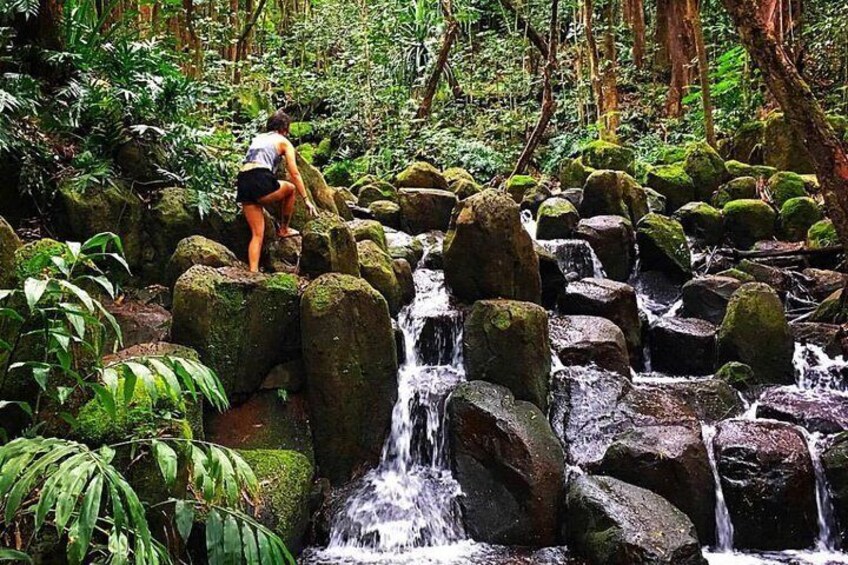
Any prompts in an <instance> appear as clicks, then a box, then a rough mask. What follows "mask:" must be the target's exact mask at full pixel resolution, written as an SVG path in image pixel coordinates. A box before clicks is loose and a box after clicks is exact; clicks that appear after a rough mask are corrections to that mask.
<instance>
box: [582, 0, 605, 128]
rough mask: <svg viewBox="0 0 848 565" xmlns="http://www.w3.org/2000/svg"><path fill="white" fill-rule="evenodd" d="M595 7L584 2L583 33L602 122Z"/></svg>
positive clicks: (588, 2)
mask: <svg viewBox="0 0 848 565" xmlns="http://www.w3.org/2000/svg"><path fill="white" fill-rule="evenodd" d="M593 20H594V6H593V5H592V0H583V31H584V33H585V34H586V51H587V59H588V60H589V82H590V84H591V85H592V97H593V98H594V99H595V112H596V120H597V121H598V122H600V121H601V116H603V115H604V108H603V106H604V100H603V91H602V88H601V74H600V70H599V68H598V67H599V66H600V64H599V62H598V61H599V59H600V56H599V55H598V43H597V42H596V41H595V32H594V30H593V27H592V25H593Z"/></svg>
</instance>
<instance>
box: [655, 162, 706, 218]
mask: <svg viewBox="0 0 848 565" xmlns="http://www.w3.org/2000/svg"><path fill="white" fill-rule="evenodd" d="M647 184H648V186H649V187H651V188H653V189H654V190H656V191H657V192H659V193H660V194H662V195H663V196H665V198H666V210H667V211H668V212H669V213H672V212H674V211H675V210H677V209H678V208H680V207H681V206H683V205H685V204H687V203H689V202H691V201H692V200H693V199H694V198H695V185H694V184H693V182H692V177H690V176H689V175H688V174H687V173H686V171H685V170H684V169H683V165H681V164H679V163H678V164H674V165H664V166H661V167H655V168H653V169H651V170H650V171H648V176H647Z"/></svg>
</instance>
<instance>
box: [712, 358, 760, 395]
mask: <svg viewBox="0 0 848 565" xmlns="http://www.w3.org/2000/svg"><path fill="white" fill-rule="evenodd" d="M715 378H717V379H719V380H721V381H723V382H725V383H727V384H728V385H730V386H732V387H734V388H736V389H738V390H743V391H745V390H748V389H749V388H751V387H752V386H754V385H755V384H757V382H756V375H755V374H754V370H753V369H752V368H751V367H749V366H748V365H746V364H745V363H739V362H737V361H729V362H727V363H725V364H724V365H722V366H721V367H719V368H718V371H716V374H715Z"/></svg>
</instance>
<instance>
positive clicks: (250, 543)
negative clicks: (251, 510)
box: [241, 522, 259, 563]
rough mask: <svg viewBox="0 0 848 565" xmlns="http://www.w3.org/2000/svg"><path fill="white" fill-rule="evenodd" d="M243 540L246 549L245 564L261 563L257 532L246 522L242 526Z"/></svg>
mask: <svg viewBox="0 0 848 565" xmlns="http://www.w3.org/2000/svg"><path fill="white" fill-rule="evenodd" d="M241 539H242V546H243V547H244V562H245V563H259V547H258V546H257V545H256V532H254V531H253V528H251V527H250V524H248V523H247V522H244V523H243V524H242V525H241Z"/></svg>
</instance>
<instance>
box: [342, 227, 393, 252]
mask: <svg viewBox="0 0 848 565" xmlns="http://www.w3.org/2000/svg"><path fill="white" fill-rule="evenodd" d="M347 225H348V226H350V230H351V232H353V238H354V239H355V240H356V241H357V243H359V242H362V241H366V240H368V241H373V242H374V243H376V244H377V245H378V246H379V247H380V249H382V250H384V251H387V250H388V245H387V244H386V231H385V229H384V228H383V225H382V224H381V223H380V222H378V221H376V220H352V221H350V222H348V223H347Z"/></svg>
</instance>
